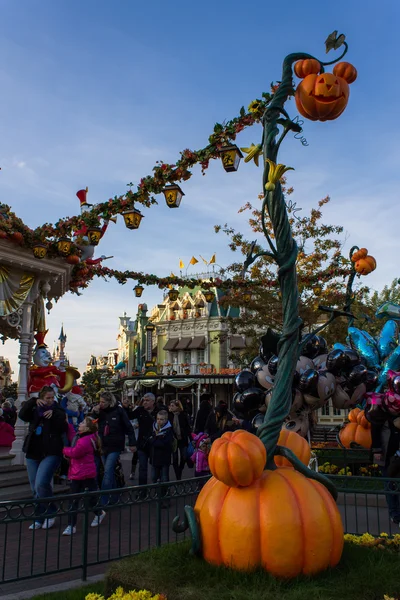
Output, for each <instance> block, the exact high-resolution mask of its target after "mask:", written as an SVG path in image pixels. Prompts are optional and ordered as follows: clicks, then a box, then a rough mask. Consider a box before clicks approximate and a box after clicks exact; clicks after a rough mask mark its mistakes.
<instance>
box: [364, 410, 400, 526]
mask: <svg viewBox="0 0 400 600" xmlns="http://www.w3.org/2000/svg"><path fill="white" fill-rule="evenodd" d="M368 416H369V413H368V412H367V419H368ZM371 435H372V453H373V456H374V462H376V463H377V464H378V465H379V466H380V467H381V468H382V473H383V476H384V477H388V476H389V473H388V467H389V465H390V461H391V458H392V457H393V456H394V455H395V454H396V452H397V451H398V450H399V448H400V430H399V429H398V428H397V427H396V426H395V425H394V422H393V417H392V418H391V416H390V415H389V414H388V415H387V420H386V421H385V422H380V423H374V422H372V423H371ZM384 487H385V491H386V492H389V493H387V494H385V497H386V504H387V506H388V510H389V516H390V519H391V521H392V523H394V524H395V525H397V526H398V527H400V501H399V492H398V488H397V486H396V484H395V483H394V482H390V481H385V484H384ZM390 492H391V493H390ZM396 492H397V493H396Z"/></svg>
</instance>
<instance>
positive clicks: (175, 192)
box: [163, 183, 185, 208]
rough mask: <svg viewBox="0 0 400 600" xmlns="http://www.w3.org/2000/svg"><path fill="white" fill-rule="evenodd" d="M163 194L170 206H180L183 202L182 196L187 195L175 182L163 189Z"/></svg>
mask: <svg viewBox="0 0 400 600" xmlns="http://www.w3.org/2000/svg"><path fill="white" fill-rule="evenodd" d="M163 194H164V196H165V201H166V203H167V206H169V207H170V208H178V206H179V205H180V203H181V200H182V197H183V196H184V195H185V194H184V193H183V192H182V190H181V188H180V187H179V185H176V184H175V183H174V184H172V185H167V186H166V187H165V188H164V189H163Z"/></svg>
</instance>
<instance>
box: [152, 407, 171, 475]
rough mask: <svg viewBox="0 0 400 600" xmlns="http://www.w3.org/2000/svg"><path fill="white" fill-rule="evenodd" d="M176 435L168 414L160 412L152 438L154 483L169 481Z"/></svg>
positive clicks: (163, 411) (164, 411)
mask: <svg viewBox="0 0 400 600" xmlns="http://www.w3.org/2000/svg"><path fill="white" fill-rule="evenodd" d="M173 444H174V433H173V429H172V425H171V423H170V422H169V421H168V412H167V411H166V410H160V411H159V412H158V413H157V421H156V422H155V423H154V426H153V435H152V436H151V438H150V462H151V467H152V482H153V483H157V481H162V482H165V481H169V466H170V464H171V456H172V447H173Z"/></svg>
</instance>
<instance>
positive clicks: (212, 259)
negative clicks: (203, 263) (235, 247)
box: [208, 254, 217, 265]
mask: <svg viewBox="0 0 400 600" xmlns="http://www.w3.org/2000/svg"><path fill="white" fill-rule="evenodd" d="M216 260H217V259H216V256H215V254H213V255H212V257H211V260H210V262H209V263H208V264H209V265H213V264H214V263H215V261H216Z"/></svg>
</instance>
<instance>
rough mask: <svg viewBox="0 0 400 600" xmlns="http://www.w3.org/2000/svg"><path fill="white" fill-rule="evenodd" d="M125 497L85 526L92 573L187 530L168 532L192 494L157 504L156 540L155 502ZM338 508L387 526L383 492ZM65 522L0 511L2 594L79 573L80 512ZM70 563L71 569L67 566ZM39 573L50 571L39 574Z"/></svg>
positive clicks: (363, 523) (353, 519)
mask: <svg viewBox="0 0 400 600" xmlns="http://www.w3.org/2000/svg"><path fill="white" fill-rule="evenodd" d="M130 458H131V456H130V455H124V456H123V467H124V471H125V472H126V476H127V482H128V476H129V469H130V464H129V463H130ZM171 475H172V469H171ZM192 476H193V473H192V471H189V470H187V472H185V473H184V477H185V478H188V477H192ZM133 483H134V482H133ZM125 500H126V502H127V504H126V506H125V507H124V508H122V509H121V508H120V507H118V508H112V507H111V508H110V509H109V510H107V516H106V518H105V520H104V521H103V523H102V525H101V526H100V527H98V528H89V539H88V556H87V560H88V564H89V565H90V566H89V568H88V575H90V576H91V575H98V574H101V573H104V571H105V570H106V568H107V566H106V563H108V562H110V561H113V560H116V559H118V558H120V557H123V556H128V555H130V554H134V553H136V552H140V551H143V550H146V549H148V548H152V547H154V546H156V544H157V543H160V544H165V543H169V542H173V541H178V540H180V539H183V538H184V536H185V535H186V534H181V535H179V536H177V535H176V534H174V533H173V532H172V528H171V527H172V520H173V518H174V517H175V516H176V515H177V514H182V512H183V506H184V505H185V504H193V503H194V501H195V498H194V496H186V497H177V498H172V499H171V501H170V505H169V506H168V507H167V508H163V509H162V510H161V528H160V531H161V537H160V539H159V540H157V538H156V531H157V527H156V525H157V518H158V515H157V509H156V506H155V504H154V503H147V502H144V503H143V504H135V503H131V502H130V501H129V497H128V494H125ZM65 508H66V507H65ZM339 510H340V512H341V514H342V518H343V523H344V525H345V530H346V531H348V532H351V533H356V532H359V533H363V532H365V531H369V532H370V533H372V534H379V533H380V532H382V531H386V532H388V533H390V532H391V529H390V521H389V518H388V512H387V508H386V505H385V502H384V497H382V496H380V497H379V498H378V497H377V496H375V495H374V496H370V497H367V496H366V495H362V494H359V495H357V496H356V495H354V494H346V496H343V495H341V496H340V498H339ZM29 514H30V513H28V512H26V511H25V514H22V513H21V514H19V513H18V511H16V512H15V515H14V516H15V517H16V518H18V517H19V518H25V517H26V516H28V515H29ZM90 518H92V515H91V517H90ZM66 525H67V515H63V516H61V517H59V518H57V521H56V525H55V526H54V528H52V529H51V530H47V531H46V530H38V531H29V529H28V527H29V523H28V522H26V521H24V522H22V521H21V522H13V523H8V524H7V523H2V522H1V515H0V582H1V581H3V582H4V583H0V595H1V596H2V595H3V594H10V593H13V592H18V591H20V590H23V589H26V588H27V587H30V588H32V587H35V588H38V587H43V586H45V585H51V584H55V583H61V582H62V581H68V580H72V579H77V578H79V577H80V575H81V569H80V567H81V565H82V562H83V558H82V548H83V544H82V542H83V539H82V516H80V517H79V518H78V526H77V529H78V530H77V533H76V535H74V536H72V537H63V536H62V535H61V534H62V532H63V530H64V528H65V527H66ZM71 568H73V569H74V571H72V572H71V571H69V569H71ZM67 569H68V571H66V570H67ZM43 573H53V574H52V575H47V576H43V575H42V574H43ZM35 575H36V576H37V577H38V578H37V579H29V580H25V581H21V580H20V581H17V582H13V583H7V580H10V579H14V578H30V577H31V576H35Z"/></svg>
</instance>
